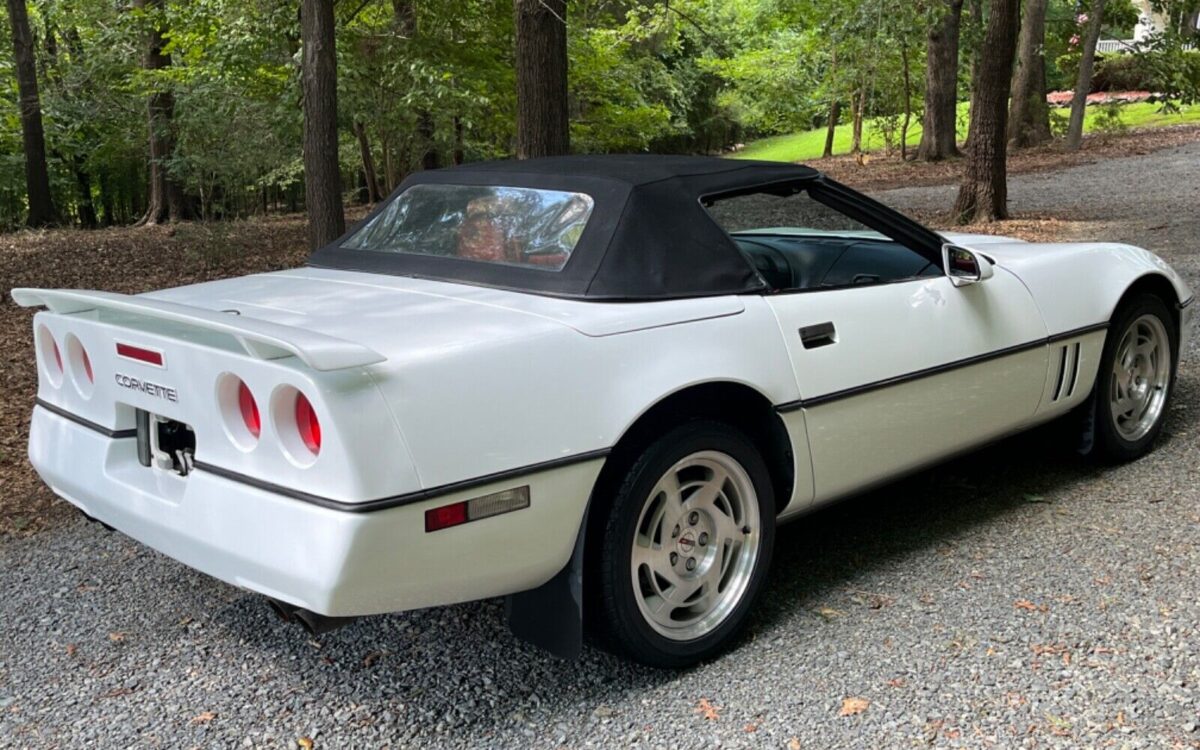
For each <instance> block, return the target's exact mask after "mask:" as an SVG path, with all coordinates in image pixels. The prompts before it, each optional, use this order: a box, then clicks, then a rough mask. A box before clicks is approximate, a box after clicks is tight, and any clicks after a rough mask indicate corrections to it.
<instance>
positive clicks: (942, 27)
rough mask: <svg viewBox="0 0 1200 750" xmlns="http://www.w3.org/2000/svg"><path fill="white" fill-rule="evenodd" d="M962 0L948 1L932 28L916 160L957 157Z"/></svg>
mask: <svg viewBox="0 0 1200 750" xmlns="http://www.w3.org/2000/svg"><path fill="white" fill-rule="evenodd" d="M962 7H963V0H946V10H945V13H944V15H942V17H941V19H939V20H938V22H937V23H936V24H934V25H933V26H931V27H930V29H929V52H928V57H927V62H926V65H925V114H924V115H923V117H922V119H921V125H922V132H921V144H920V145H919V146H918V147H917V158H918V159H924V160H925V161H941V160H942V159H948V158H950V157H952V156H958V40H959V36H960V31H961V28H962Z"/></svg>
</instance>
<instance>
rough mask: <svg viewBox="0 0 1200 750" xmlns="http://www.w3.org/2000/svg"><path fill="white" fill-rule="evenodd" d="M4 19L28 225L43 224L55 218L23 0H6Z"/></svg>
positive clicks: (34, 69)
mask: <svg viewBox="0 0 1200 750" xmlns="http://www.w3.org/2000/svg"><path fill="white" fill-rule="evenodd" d="M8 20H9V25H10V26H11V27H12V39H13V61H14V63H15V64H16V69H17V92H18V96H19V97H20V103H19V108H20V111H21V138H22V141H23V142H24V147H25V190H26V195H27V196H28V197H29V218H28V219H27V220H26V221H27V223H28V224H29V226H31V227H43V226H46V225H47V224H53V223H54V222H55V221H56V220H57V219H58V212H57V211H55V210H54V197H53V196H52V195H51V194H50V172H49V170H48V169H47V168H46V133H45V130H44V129H43V128H42V102H41V99H40V98H39V97H38V81H37V62H36V60H35V59H34V52H33V33H32V32H31V31H30V30H29V14H28V13H27V11H26V8H25V0H8Z"/></svg>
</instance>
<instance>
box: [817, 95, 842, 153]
mask: <svg viewBox="0 0 1200 750" xmlns="http://www.w3.org/2000/svg"><path fill="white" fill-rule="evenodd" d="M841 114H842V103H841V102H839V101H838V100H836V99H834V100H833V103H832V104H830V105H829V127H827V128H826V129H825V150H824V151H822V152H821V158H822V159H828V158H829V157H831V156H833V138H834V136H835V135H837V126H838V117H840V116H841Z"/></svg>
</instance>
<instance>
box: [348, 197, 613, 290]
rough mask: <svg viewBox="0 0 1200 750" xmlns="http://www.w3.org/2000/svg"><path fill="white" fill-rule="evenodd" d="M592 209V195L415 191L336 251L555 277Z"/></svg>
mask: <svg viewBox="0 0 1200 750" xmlns="http://www.w3.org/2000/svg"><path fill="white" fill-rule="evenodd" d="M592 208H593V201H592V198H591V196H588V195H585V194H583V193H571V192H564V191H559V190H537V189H533V188H518V187H499V186H475V185H432V184H427V185H414V186H412V187H410V188H409V189H407V190H405V191H404V192H403V193H401V194H400V195H398V196H397V197H396V199H395V200H393V201H392V202H391V203H390V204H388V205H387V207H385V208H384V209H383V210H382V211H381V212H380V213H378V214H377V215H376V216H375V217H374V218H372V219H371V220H370V221H368V222H367V223H366V224H365V225H363V227H362V228H360V229H359V230H358V231H356V232H355V233H354V234H352V235H350V237H349V238H348V239H347V240H346V241H345V242H344V243H342V248H344V249H348V250H365V251H370V252H379V253H406V254H415V255H434V256H442V257H451V258H461V259H464V260H472V261H479V262H483V263H497V264H502V265H515V266H524V267H533V268H540V269H545V270H550V271H557V270H560V269H561V268H562V267H563V266H564V265H566V263H567V261H568V260H569V259H570V257H571V252H572V251H573V250H574V249H575V245H576V243H577V242H579V236H580V235H581V234H583V229H584V226H586V225H587V222H588V219H589V218H590V217H591V215H592Z"/></svg>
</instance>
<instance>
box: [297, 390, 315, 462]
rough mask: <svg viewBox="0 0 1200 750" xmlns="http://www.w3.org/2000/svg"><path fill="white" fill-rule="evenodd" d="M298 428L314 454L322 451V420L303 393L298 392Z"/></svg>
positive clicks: (307, 446) (301, 436) (301, 437)
mask: <svg viewBox="0 0 1200 750" xmlns="http://www.w3.org/2000/svg"><path fill="white" fill-rule="evenodd" d="M296 429H297V430H298V431H299V433H300V439H301V440H302V441H303V442H304V445H305V447H306V448H308V449H309V450H310V451H312V453H313V455H314V456H315V455H317V454H318V453H320V452H321V422H320V421H319V420H318V419H317V413H316V411H314V410H313V407H312V404H311V403H309V400H308V398H306V397H305V395H304V394H303V393H297V394H296Z"/></svg>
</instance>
